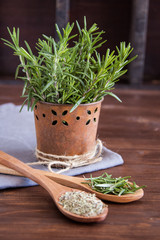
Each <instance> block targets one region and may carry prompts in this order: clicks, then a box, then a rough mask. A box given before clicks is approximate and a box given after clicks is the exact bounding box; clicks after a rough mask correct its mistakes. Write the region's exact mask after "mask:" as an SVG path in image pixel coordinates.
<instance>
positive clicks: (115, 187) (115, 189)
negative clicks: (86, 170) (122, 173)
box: [82, 173, 146, 196]
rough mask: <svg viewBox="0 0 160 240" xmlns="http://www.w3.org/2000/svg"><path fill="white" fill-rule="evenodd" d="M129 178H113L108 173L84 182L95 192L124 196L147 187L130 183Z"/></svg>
mask: <svg viewBox="0 0 160 240" xmlns="http://www.w3.org/2000/svg"><path fill="white" fill-rule="evenodd" d="M128 178H131V176H127V177H118V178H112V175H109V174H107V173H104V174H102V175H101V176H99V177H94V178H93V177H92V175H91V177H90V178H85V180H86V181H88V182H82V183H84V184H88V185H89V186H90V187H91V188H92V189H93V190H95V191H97V192H100V193H103V194H114V195H118V196H121V195H124V194H128V193H134V192H135V191H137V190H138V189H141V188H144V187H146V186H140V187H137V185H136V183H135V182H133V183H130V182H129V181H128Z"/></svg>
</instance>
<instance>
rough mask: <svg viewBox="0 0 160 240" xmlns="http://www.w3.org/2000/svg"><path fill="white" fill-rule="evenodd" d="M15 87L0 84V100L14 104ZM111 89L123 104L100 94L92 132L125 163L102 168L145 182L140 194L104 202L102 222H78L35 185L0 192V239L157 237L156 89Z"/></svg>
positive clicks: (159, 101)
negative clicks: (122, 200) (97, 120)
mask: <svg viewBox="0 0 160 240" xmlns="http://www.w3.org/2000/svg"><path fill="white" fill-rule="evenodd" d="M21 90H22V86H18V85H14V86H5V85H4V86H3V85H0V104H3V103H7V102H13V103H16V104H20V103H21V102H22V99H21V98H20V97H19V96H20V94H21ZM116 93H117V94H118V96H119V97H120V98H121V99H122V101H123V103H119V102H117V101H116V100H115V99H113V98H111V97H109V96H108V97H105V100H104V102H103V106H102V112H101V116H100V124H99V129H98V136H99V138H100V139H102V140H103V141H104V143H105V145H106V146H107V147H108V148H110V149H111V150H114V151H115V152H118V153H119V154H121V155H122V157H123V159H124V161H125V163H124V165H122V166H117V167H114V168H110V169H107V172H108V173H109V174H113V176H114V177H118V176H128V175H130V176H132V180H135V181H136V182H137V184H138V185H144V184H145V185H147V188H146V189H145V195H144V197H143V198H142V199H141V200H139V201H137V202H133V203H128V204H116V203H110V202H108V206H109V214H108V217H107V218H106V220H105V221H104V222H101V223H98V224H95V223H94V224H82V223H77V222H73V221H71V220H69V219H67V218H66V217H64V216H63V215H62V214H61V213H60V212H59V211H58V210H57V208H56V207H55V205H54V203H53V201H52V199H51V197H50V196H49V195H48V193H47V192H46V191H45V190H44V189H42V188H41V187H40V186H35V187H28V188H19V189H7V190H1V191H0V239H1V240H14V239H15V240H26V239H30V240H45V239H54V240H55V239H58V240H80V239H83V240H102V239H103V240H106V239H107V240H110V239H114V240H117V239H118V240H121V239H122V240H125V239H136V240H137V239H145V240H146V239H148V240H156V239H157V240H158V239H160V165H159V164H160V91H150V90H127V89H125V90H117V91H116ZM11 123H12V122H11ZM12 124H13V123H12ZM101 173H102V171H98V172H94V173H93V176H98V175H100V174H101ZM86 176H89V174H88V175H86Z"/></svg>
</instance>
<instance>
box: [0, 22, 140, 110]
mask: <svg viewBox="0 0 160 240" xmlns="http://www.w3.org/2000/svg"><path fill="white" fill-rule="evenodd" d="M76 26H77V30H78V33H77V34H76V35H72V34H71V33H72V30H73V27H74V23H73V24H71V25H70V24H69V23H68V24H67V26H66V28H65V29H63V30H62V33H61V31H60V29H59V27H58V25H57V24H56V25H55V27H56V31H57V34H58V37H59V41H58V42H55V40H54V38H53V37H51V36H50V37H49V36H46V35H44V34H43V38H42V39H38V43H37V44H36V50H37V55H34V54H33V52H32V50H31V48H30V46H29V44H28V43H27V42H26V41H25V45H26V49H24V48H23V47H20V45H19V28H17V29H15V28H13V31H11V30H10V29H9V28H8V32H9V35H10V37H11V42H10V41H8V40H6V39H2V40H3V41H4V43H5V44H6V45H7V46H9V47H10V48H12V49H13V50H14V55H16V56H18V57H19V59H20V64H19V65H18V67H17V69H16V72H15V78H19V79H22V80H24V88H23V92H22V97H24V98H25V101H24V103H23V105H22V107H23V106H24V104H25V103H28V110H29V108H30V107H31V110H33V108H34V106H35V104H36V103H37V102H38V101H43V102H51V103H58V104H64V103H65V104H73V105H74V106H73V108H72V110H71V111H73V110H74V109H75V108H76V107H77V106H78V105H79V104H81V103H91V102H96V101H99V100H101V99H102V98H103V97H104V96H105V95H107V94H108V95H111V96H113V97H115V98H116V99H117V100H119V101H120V99H119V98H118V97H117V96H116V95H115V94H113V93H112V90H113V88H114V85H115V83H116V82H117V81H118V80H119V78H120V77H121V76H122V75H123V74H125V73H126V72H127V70H126V69H124V67H125V66H126V65H127V64H129V63H130V62H131V61H133V60H134V59H135V58H136V57H137V56H134V57H133V58H131V59H128V57H129V55H130V53H131V52H132V50H133V48H131V45H130V43H129V44H128V45H126V43H125V42H121V43H120V47H116V51H112V52H111V51H110V49H107V50H106V54H105V55H103V56H100V54H99V53H98V51H97V49H98V48H100V47H101V46H102V44H104V43H105V42H106V41H102V34H103V33H104V31H99V28H98V26H97V24H95V23H94V24H93V25H92V26H91V27H90V28H89V29H87V23H86V18H84V27H83V28H82V29H81V28H80V26H79V24H78V22H77V21H76ZM73 38H74V39H75V40H73ZM71 42H72V45H73V46H70V43H71ZM20 68H22V70H23V72H24V73H25V76H19V70H20Z"/></svg>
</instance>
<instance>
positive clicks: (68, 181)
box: [0, 151, 144, 203]
mask: <svg viewBox="0 0 160 240" xmlns="http://www.w3.org/2000/svg"><path fill="white" fill-rule="evenodd" d="M0 157H1V158H5V159H8V158H9V157H11V156H10V155H8V154H6V153H4V152H2V151H0ZM14 159H15V158H14ZM35 171H36V173H39V174H41V175H44V176H46V177H48V178H50V179H52V180H54V181H55V182H57V183H60V184H62V185H65V186H69V187H72V188H78V189H81V190H84V191H88V192H91V193H95V194H96V196H97V197H98V198H100V199H103V200H107V201H111V202H118V203H128V202H133V201H136V200H139V199H140V198H142V197H143V195H144V191H143V189H139V190H137V191H136V192H134V193H132V194H125V195H121V196H117V195H112V194H103V193H99V192H96V191H94V190H93V189H91V188H90V186H88V184H82V182H87V181H85V180H84V179H83V178H80V177H71V176H66V175H61V174H57V173H51V172H47V171H43V170H35ZM0 172H1V173H5V174H12V175H21V174H19V173H17V172H15V171H13V170H11V169H7V168H5V167H3V166H0ZM21 176H22V175H21ZM137 187H138V186H137Z"/></svg>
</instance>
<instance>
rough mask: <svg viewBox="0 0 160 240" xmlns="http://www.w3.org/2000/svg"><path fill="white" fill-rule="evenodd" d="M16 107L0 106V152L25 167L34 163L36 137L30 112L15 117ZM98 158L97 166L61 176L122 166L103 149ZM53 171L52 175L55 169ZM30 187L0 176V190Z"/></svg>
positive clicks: (20, 179)
mask: <svg viewBox="0 0 160 240" xmlns="http://www.w3.org/2000/svg"><path fill="white" fill-rule="evenodd" d="M20 107H21V106H16V105H14V104H12V103H6V104H3V105H0V150H2V151H4V152H6V153H8V154H10V155H12V156H14V157H16V158H18V159H19V160H21V161H23V162H25V163H28V162H35V161H36V157H35V154H34V151H35V147H36V133H35V126H34V116H33V112H31V111H29V112H28V111H27V107H26V106H24V108H23V110H22V112H21V113H19V110H20ZM102 157H103V160H102V161H101V162H97V163H94V164H91V165H88V166H82V167H78V168H73V169H70V170H68V171H66V172H64V173H63V174H64V175H70V176H75V175H79V174H84V173H89V172H93V171H98V170H102V169H106V168H110V167H114V166H117V165H121V164H123V159H122V157H121V156H120V155H119V154H117V153H115V152H113V151H111V150H109V149H107V148H106V147H104V146H103V152H102ZM36 168H38V169H42V170H46V171H47V168H46V167H45V166H38V167H37V166H36ZM53 170H55V171H56V169H53ZM34 185H37V184H36V183H35V182H33V181H31V180H29V179H28V178H25V177H17V176H10V175H5V174H0V189H5V188H14V187H28V186H34Z"/></svg>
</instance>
